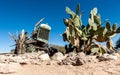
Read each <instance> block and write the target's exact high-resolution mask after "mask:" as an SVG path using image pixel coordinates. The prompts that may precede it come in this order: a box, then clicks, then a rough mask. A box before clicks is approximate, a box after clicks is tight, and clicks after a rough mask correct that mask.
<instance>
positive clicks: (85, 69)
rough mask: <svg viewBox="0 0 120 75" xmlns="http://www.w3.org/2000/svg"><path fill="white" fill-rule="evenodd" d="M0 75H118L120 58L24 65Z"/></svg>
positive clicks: (119, 72) (119, 74)
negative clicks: (75, 63) (73, 62)
mask: <svg viewBox="0 0 120 75" xmlns="http://www.w3.org/2000/svg"><path fill="white" fill-rule="evenodd" d="M0 75H120V59H118V60H116V61H102V62H98V63H86V64H84V65H81V66H72V65H61V66H60V65H53V64H52V65H46V64H41V65H24V66H22V69H21V70H19V71H18V72H16V73H11V74H0Z"/></svg>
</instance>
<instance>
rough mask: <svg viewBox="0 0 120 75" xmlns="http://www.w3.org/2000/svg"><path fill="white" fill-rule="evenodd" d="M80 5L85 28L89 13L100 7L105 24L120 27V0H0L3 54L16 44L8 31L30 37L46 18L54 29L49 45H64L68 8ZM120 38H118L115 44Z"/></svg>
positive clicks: (0, 49) (73, 8)
mask: <svg viewBox="0 0 120 75" xmlns="http://www.w3.org/2000/svg"><path fill="white" fill-rule="evenodd" d="M78 3H80V8H81V11H84V14H83V16H82V20H83V24H84V25H86V24H87V22H88V17H89V13H90V10H91V9H93V8H94V7H97V8H98V12H99V13H100V14H101V20H102V21H104V20H105V19H109V21H110V22H111V24H113V23H118V26H120V4H119V3H120V0H109V1H108V0H0V52H9V51H10V49H12V48H13V47H10V46H11V45H13V44H14V42H13V41H12V40H11V39H10V37H9V35H8V32H11V33H14V34H15V33H16V32H17V31H18V32H19V33H20V31H21V30H22V29H25V31H27V32H28V33H29V35H30V34H31V32H32V31H33V28H34V25H35V23H36V22H37V21H39V20H40V19H41V18H43V17H44V18H45V20H44V22H43V23H48V24H49V25H50V26H51V27H52V30H51V34H50V40H49V43H50V44H57V45H62V46H64V44H65V43H64V42H63V40H62V37H61V36H60V34H62V33H63V32H64V30H65V25H64V23H63V18H69V15H68V14H66V12H65V7H66V6H69V7H70V8H71V9H72V10H75V8H76V5H77V4H78ZM118 38H119V35H118V36H116V37H115V38H113V41H114V42H115V41H116V40H117V39H118Z"/></svg>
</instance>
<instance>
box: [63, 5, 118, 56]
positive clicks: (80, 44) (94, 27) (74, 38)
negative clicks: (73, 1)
mask: <svg viewBox="0 0 120 75" xmlns="http://www.w3.org/2000/svg"><path fill="white" fill-rule="evenodd" d="M79 11H80V4H78V5H77V7H76V12H74V11H72V10H71V9H70V8H69V7H66V12H67V13H68V14H69V15H70V18H69V19H64V20H63V21H64V24H65V25H66V31H65V32H64V34H63V40H64V41H68V42H70V44H71V45H73V46H74V47H76V48H77V49H78V50H82V49H81V48H84V49H83V51H84V52H86V51H90V50H91V52H98V53H102V54H103V53H105V52H106V50H105V49H104V48H103V47H102V46H100V45H98V44H95V43H94V42H93V40H96V42H107V43H106V46H107V48H108V49H109V50H114V47H113V43H112V40H111V38H112V37H113V36H115V35H116V34H117V33H120V27H118V28H117V24H116V23H115V24H113V25H111V24H110V22H106V25H103V24H102V23H101V19H100V14H98V13H97V12H98V9H97V8H93V10H91V12H90V17H89V18H88V25H85V26H84V25H82V20H81V17H82V14H80V16H79V15H78V14H79ZM94 45H97V48H93V46H94Z"/></svg>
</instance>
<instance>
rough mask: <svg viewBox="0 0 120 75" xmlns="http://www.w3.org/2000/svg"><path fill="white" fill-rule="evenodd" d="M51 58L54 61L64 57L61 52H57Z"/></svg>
mask: <svg viewBox="0 0 120 75" xmlns="http://www.w3.org/2000/svg"><path fill="white" fill-rule="evenodd" d="M51 59H52V60H56V61H61V60H63V59H64V56H63V54H62V53H61V52H57V53H55V54H54V55H53V56H52V57H51Z"/></svg>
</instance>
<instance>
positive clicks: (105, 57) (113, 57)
mask: <svg viewBox="0 0 120 75" xmlns="http://www.w3.org/2000/svg"><path fill="white" fill-rule="evenodd" d="M97 58H98V59H99V61H106V60H117V59H118V57H117V56H116V55H111V54H103V55H102V56H98V57H97Z"/></svg>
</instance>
